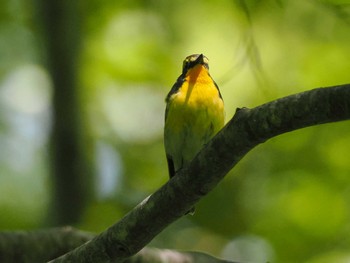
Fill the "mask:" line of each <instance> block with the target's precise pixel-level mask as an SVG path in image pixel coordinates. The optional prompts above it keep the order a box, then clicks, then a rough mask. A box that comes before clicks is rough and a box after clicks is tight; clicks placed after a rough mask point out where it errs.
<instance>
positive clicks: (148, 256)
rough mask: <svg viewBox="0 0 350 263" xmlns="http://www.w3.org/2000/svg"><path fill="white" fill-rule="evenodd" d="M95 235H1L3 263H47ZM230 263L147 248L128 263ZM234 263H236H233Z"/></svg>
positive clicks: (70, 231)
mask: <svg viewBox="0 0 350 263" xmlns="http://www.w3.org/2000/svg"><path fill="white" fill-rule="evenodd" d="M94 236H95V235H93V234H91V233H87V232H83V231H79V230H77V229H74V228H72V227H61V228H52V229H45V230H38V231H14V232H10V231H7V232H1V233H0V262H2V263H18V262H21V263H32V262H47V261H48V260H50V259H53V258H56V257H57V256H59V255H62V254H64V253H66V252H69V251H70V250H73V249H75V248H76V247H78V246H80V245H82V244H84V243H85V242H87V241H89V240H91V239H92V238H93V237H94ZM165 262H166V263H192V262H193V263H194V262H201V263H225V262H226V263H229V262H230V261H226V260H221V259H218V258H214V257H212V256H210V255H207V254H204V253H199V252H178V251H174V250H170V249H156V248H144V249H142V250H141V251H140V252H139V253H137V254H136V255H135V256H132V257H130V258H128V259H127V260H125V261H124V263H165ZM231 263H233V262H231Z"/></svg>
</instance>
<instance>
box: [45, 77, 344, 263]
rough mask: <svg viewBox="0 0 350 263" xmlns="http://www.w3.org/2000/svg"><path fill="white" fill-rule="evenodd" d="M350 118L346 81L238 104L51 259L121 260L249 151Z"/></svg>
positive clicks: (82, 260)
mask: <svg viewBox="0 0 350 263" xmlns="http://www.w3.org/2000/svg"><path fill="white" fill-rule="evenodd" d="M347 119H350V85H349V84H346V85H339V86H335V87H329V88H319V89H314V90H311V91H307V92H303V93H299V94H296V95H292V96H288V97H285V98H282V99H279V100H275V101H272V102H270V103H266V104H264V105H261V106H259V107H256V108H254V109H247V108H242V109H238V110H237V111H236V114H235V116H234V117H233V118H232V119H231V120H230V121H229V123H227V125H226V126H225V127H224V128H223V129H222V130H221V131H220V132H219V133H218V134H217V135H216V136H215V138H213V139H212V140H211V141H210V142H209V143H208V144H207V145H206V146H205V147H204V148H203V150H202V151H201V152H200V153H199V154H198V155H197V156H196V157H195V158H194V160H193V161H192V162H191V163H190V165H189V166H188V167H187V168H185V169H182V170H181V171H179V173H178V175H177V176H174V177H173V178H172V179H171V180H170V181H169V182H168V183H166V184H165V185H164V186H162V187H161V188H160V189H159V190H158V191H156V192H155V193H154V194H153V195H151V196H149V197H148V198H146V199H145V200H144V201H142V202H141V203H140V204H139V205H138V206H137V207H136V208H134V209H133V210H132V211H131V212H129V213H128V214H127V215H126V216H125V217H124V218H122V219H121V220H120V221H119V222H117V223H116V224H115V225H113V226H112V227H110V228H109V229H107V230H106V231H105V232H103V233H101V234H100V235H98V236H97V237H95V238H94V239H93V240H92V241H91V242H88V243H86V244H84V245H83V246H81V247H79V248H77V249H75V250H74V251H71V252H69V253H68V254H66V255H64V256H62V257H60V258H58V259H56V260H53V261H52V262H94V263H96V262H123V260H125V259H126V258H128V257H130V256H132V255H134V254H136V253H137V252H138V251H140V250H141V249H142V248H143V247H144V246H145V245H146V244H147V243H148V242H150V241H151V240H152V239H153V238H154V237H155V236H156V235H157V234H159V233H160V232H161V231H162V230H163V229H164V228H165V227H167V226H168V225H169V224H171V223H172V222H174V221H175V220H177V219H178V218H180V217H182V216H183V215H184V214H185V213H186V211H188V210H189V209H190V208H191V207H192V206H193V205H194V204H195V203H196V202H197V201H198V200H199V199H200V198H202V197H203V196H204V195H206V194H207V193H209V192H210V191H211V190H212V189H213V188H214V187H215V186H216V185H217V184H218V183H219V182H220V180H222V178H223V177H224V176H225V175H226V174H227V173H228V172H229V171H230V170H231V169H232V168H233V167H234V166H235V165H236V164H237V163H238V162H239V160H241V159H242V158H243V157H244V156H245V155H246V154H247V153H248V152H249V151H250V150H252V149H253V148H254V147H255V146H257V145H258V144H260V143H263V142H265V141H266V140H268V139H270V138H272V137H275V136H277V135H280V134H283V133H286V132H290V131H293V130H297V129H300V128H304V127H308V126H313V125H318V124H322V123H328V122H335V121H341V120H347Z"/></svg>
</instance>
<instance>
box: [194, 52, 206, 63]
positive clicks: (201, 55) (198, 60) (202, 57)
mask: <svg viewBox="0 0 350 263" xmlns="http://www.w3.org/2000/svg"><path fill="white" fill-rule="evenodd" d="M194 64H195V65H198V64H204V56H203V54H200V55H199V57H198V58H197V59H196V61H195V63H194Z"/></svg>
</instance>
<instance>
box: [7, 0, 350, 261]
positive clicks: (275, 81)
mask: <svg viewBox="0 0 350 263" xmlns="http://www.w3.org/2000/svg"><path fill="white" fill-rule="evenodd" d="M26 6H27V4H26V3H25V1H14V0H11V1H7V2H6V3H5V2H3V3H1V4H0V10H1V11H0V12H1V14H3V15H1V20H0V23H1V28H0V43H1V44H0V45H1V47H2V48H1V51H0V52H1V54H4V56H1V57H2V58H4V59H2V60H1V61H0V100H1V104H0V105H1V106H0V145H1V146H0V149H1V151H0V168H1V171H2V172H1V175H0V193H1V195H0V196H1V199H0V209H1V211H2V213H1V215H0V226H1V228H3V229H4V228H29V227H40V226H41V225H42V224H43V221H44V219H45V212H44V211H46V210H47V205H48V201H47V200H48V199H49V198H50V197H49V196H50V191H49V190H50V189H49V188H48V180H49V176H48V175H47V174H48V172H49V169H48V162H47V159H48V158H47V152H48V135H49V127H50V124H49V121H48V119H49V118H50V117H49V114H48V112H49V110H50V109H49V108H48V106H47V107H45V105H46V104H45V103H47V104H50V95H48V94H50V92H51V90H50V83H49V81H47V80H45V78H46V77H45V76H46V75H47V73H46V72H45V73H40V74H41V75H40V74H39V76H38V77H37V78H36V79H35V81H36V83H37V84H38V85H39V86H40V87H42V92H40V93H41V95H40V94H38V96H37V97H35V98H30V97H29V98H28V96H25V95H26V94H27V93H28V90H25V85H23V84H22V85H21V83H23V75H16V78H11V76H13V74H14V72H15V71H16V70H18V69H19V68H23V67H24V66H28V65H30V66H32V67H35V68H37V69H39V71H40V72H41V71H45V70H44V66H43V65H38V61H41V60H42V54H41V53H40V52H39V51H38V50H40V47H41V45H42V44H41V42H40V38H41V36H40V35H39V34H38V32H37V31H36V29H35V27H33V24H35V21H36V20H35V18H34V13H33V10H31V9H26V8H25V7H26ZM81 10H82V14H81V15H82V16H83V18H84V19H83V28H81V30H82V36H83V39H82V43H83V45H82V47H83V48H82V50H81V53H80V61H79V62H80V63H79V85H80V87H81V98H82V105H83V107H84V113H83V114H82V119H83V122H84V125H85V127H86V129H87V130H88V133H89V136H90V137H89V138H90V139H91V143H92V144H93V145H96V147H95V150H94V152H93V153H92V154H93V155H94V156H99V155H98V152H99V150H98V145H99V143H100V142H103V144H105V145H108V149H106V148H102V150H101V151H102V152H101V154H102V155H101V156H102V158H98V157H96V158H95V160H96V161H95V165H96V167H97V169H96V174H97V175H96V186H98V185H99V186H101V187H99V188H98V187H96V188H97V189H96V191H97V197H98V198H97V200H95V201H94V202H93V203H92V204H91V206H90V207H89V209H88V211H86V214H85V215H84V219H83V221H82V222H81V224H80V226H82V227H83V228H85V229H87V230H90V231H101V230H102V229H104V228H106V227H108V225H109V224H112V223H113V222H114V221H117V220H118V219H119V218H121V217H122V216H123V214H125V213H126V212H127V211H128V210H129V209H131V208H132V207H133V206H134V205H136V204H137V203H138V202H140V201H141V200H142V199H143V198H145V197H146V196H147V195H149V194H151V193H152V192H153V191H154V190H155V189H157V188H158V187H159V186H161V185H162V184H163V183H164V182H165V181H166V180H167V178H168V175H167V167H166V161H165V156H164V150H163V144H162V127H163V121H164V120H163V119H164V115H163V114H164V113H163V111H164V109H165V103H164V98H165V95H166V94H167V92H168V90H169V89H170V87H171V86H172V85H173V83H174V81H175V80H176V78H177V76H178V75H179V74H180V73H181V63H182V60H183V59H184V57H185V56H187V55H189V54H192V53H204V54H205V55H206V56H208V57H209V59H210V70H211V75H212V76H213V78H214V79H215V80H216V82H217V83H218V85H219V86H220V89H221V92H222V95H223V98H224V101H225V105H226V112H227V119H230V118H231V116H232V115H233V114H234V112H235V109H236V108H237V107H255V106H257V105H259V104H261V103H264V102H266V101H269V100H272V99H276V98H278V97H282V96H286V95H289V94H291V93H297V92H300V91H303V90H307V89H311V88H315V87H321V86H327V85H336V84H340V83H346V82H349V68H350V55H349V54H350V48H349V47H350V28H349V21H350V20H349V17H350V9H349V5H348V4H347V1H291V0H280V1H272V0H271V1H243V0H242V1H229V0H221V1H209V0H207V1H118V2H116V1H88V2H87V3H81ZM14 14H21V16H20V18H21V19H19V18H18V16H14ZM33 65H34V66H33ZM24 76H25V75H24ZM43 79H44V80H43ZM10 80H11V81H10ZM21 81H22V82H21ZM9 83H10V84H11V85H10V86H9ZM31 86H33V87H32V89H29V93H31V94H33V93H34V94H35V90H36V89H35V85H31ZM9 87H11V89H9ZM16 88H17V89H16ZM14 89H16V90H18V92H17V93H15V96H14V97H11V99H9V96H8V90H14ZM26 92H27V93H26ZM11 94H12V93H11ZM42 94H44V95H42ZM33 101H37V102H41V103H42V105H44V106H42V107H41V108H35V107H34V106H37V104H36V103H33ZM32 127H39V129H34V128H32ZM348 131H349V123H347V122H344V123H338V124H329V125H324V126H318V127H313V128H309V129H304V130H300V131H296V132H293V133H291V134H286V135H283V136H280V137H278V138H275V139H273V140H271V141H268V142H266V143H265V144H263V145H261V146H260V147H258V148H257V149H255V150H254V151H253V152H252V153H250V154H249V155H248V156H247V157H246V158H244V159H243V160H242V161H241V163H240V164H239V165H238V166H237V167H236V168H235V169H234V170H233V171H232V172H231V173H230V174H229V175H228V176H227V178H226V179H225V180H224V181H223V182H222V183H221V184H220V185H219V186H218V187H217V188H216V189H215V190H214V191H213V192H212V193H210V195H208V196H207V197H205V198H204V200H202V201H201V202H200V203H199V204H198V206H197V211H196V214H195V216H193V217H186V218H183V219H181V220H180V221H178V222H177V223H175V224H174V225H172V226H171V227H170V228H168V229H166V230H165V231H164V232H163V233H162V234H160V235H159V236H158V237H157V238H156V239H155V240H154V241H153V243H152V244H153V245H155V246H159V247H168V248H176V249H185V250H203V251H206V252H209V253H212V254H215V255H217V256H221V255H225V256H226V257H230V259H231V260H235V261H243V262H247V261H250V260H253V259H254V260H256V259H257V258H258V259H259V256H260V258H261V259H263V260H261V262H263V261H264V260H265V261H271V262H273V261H276V262H305V261H308V262H313V263H322V262H342V260H343V261H344V262H345V259H346V258H348V257H349V256H350V245H349V244H350V243H349V238H348V236H350V233H349V231H348V229H349V227H350V225H349V222H350V220H349V211H350V210H349V207H348V205H347V203H348V202H349V200H350V194H349V189H350V178H349V174H350V164H349V161H348V156H349V149H350V135H349V132H348ZM33 133H34V135H33ZM33 138H36V139H38V140H33ZM16 142H17V144H16ZM23 149H26V150H25V151H24V152H25V155H26V156H27V155H28V156H36V158H25V156H24V157H23V156H21V155H18V154H16V153H20V152H23ZM9 156H10V158H9ZM113 160H115V162H113ZM26 161H27V163H26ZM23 165H24V166H23ZM102 181H104V183H102ZM106 185H112V188H108V187H107V188H108V189H107V188H106V189H105V188H103V187H106ZM111 189H112V190H111ZM43 200H45V201H43ZM169 209H171V208H169ZM228 251H235V253H228ZM252 254H254V258H252V257H251V256H250V255H252ZM326 259H329V260H326Z"/></svg>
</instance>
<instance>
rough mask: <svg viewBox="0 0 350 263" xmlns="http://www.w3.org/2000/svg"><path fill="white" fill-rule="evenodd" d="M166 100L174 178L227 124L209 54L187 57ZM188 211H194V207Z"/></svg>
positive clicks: (168, 154)
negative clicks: (212, 74) (210, 66)
mask: <svg viewBox="0 0 350 263" xmlns="http://www.w3.org/2000/svg"><path fill="white" fill-rule="evenodd" d="M165 102H166V109H165V124H164V148H165V153H166V159H167V163H168V172H169V177H170V178H172V177H173V176H175V175H176V173H177V172H178V171H179V170H181V169H182V168H184V167H186V166H187V165H188V164H189V163H190V162H191V160H192V159H193V158H194V157H195V156H196V154H197V153H198V152H199V151H200V150H201V149H202V148H203V146H204V145H205V144H206V143H207V142H209V140H210V139H211V138H212V137H213V136H214V135H215V134H216V133H217V132H218V131H219V130H220V129H221V128H222V127H223V126H224V122H225V109H224V102H223V99H222V96H221V93H220V90H219V87H218V85H217V84H216V82H215V81H214V80H213V79H212V77H211V76H210V74H209V60H208V58H207V57H206V56H204V55H203V54H193V55H190V56H187V57H186V58H185V60H184V61H183V66H182V73H181V75H180V76H179V77H178V78H177V80H176V82H175V84H174V85H173V86H172V88H171V90H170V92H169V93H168V95H167V96H166V99H165ZM186 214H194V207H193V208H192V209H191V210H190V211H188V212H187V213H186Z"/></svg>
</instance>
